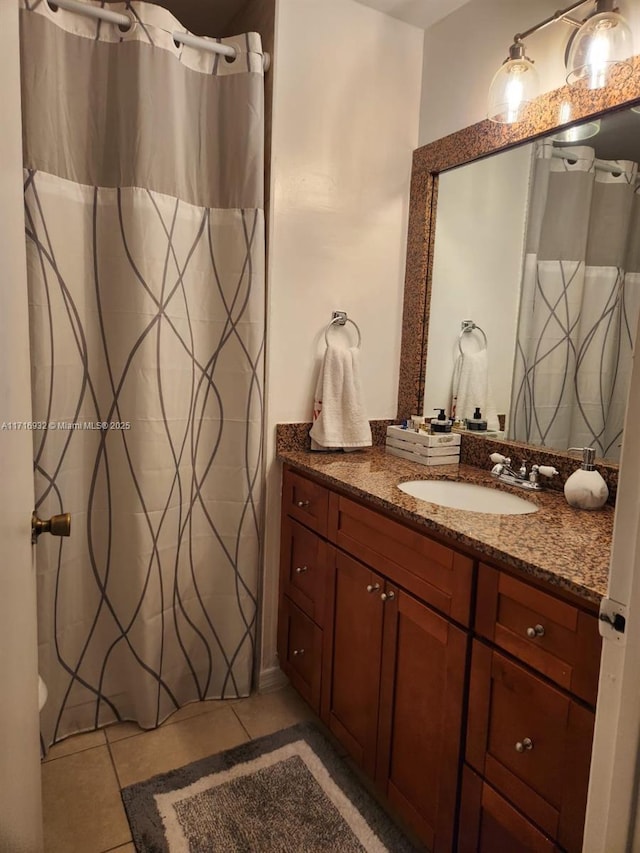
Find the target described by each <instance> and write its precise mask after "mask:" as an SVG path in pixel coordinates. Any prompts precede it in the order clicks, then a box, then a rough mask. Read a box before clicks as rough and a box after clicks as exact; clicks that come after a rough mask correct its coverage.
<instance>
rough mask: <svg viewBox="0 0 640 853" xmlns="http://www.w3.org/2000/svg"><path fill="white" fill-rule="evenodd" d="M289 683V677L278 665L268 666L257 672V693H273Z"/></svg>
mask: <svg viewBox="0 0 640 853" xmlns="http://www.w3.org/2000/svg"><path fill="white" fill-rule="evenodd" d="M288 683H289V679H288V678H287V676H286V675H285V674H284V672H283V671H282V670H281V669H280V667H279V666H270V667H269V668H268V669H262V670H260V672H259V674H258V693H273V691H274V690H280V688H281V687H284V686H285V685H286V684H288Z"/></svg>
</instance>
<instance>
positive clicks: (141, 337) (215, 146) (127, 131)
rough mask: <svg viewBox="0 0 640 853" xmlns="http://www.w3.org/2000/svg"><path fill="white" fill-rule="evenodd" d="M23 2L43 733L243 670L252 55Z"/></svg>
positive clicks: (249, 653) (248, 42)
mask: <svg viewBox="0 0 640 853" xmlns="http://www.w3.org/2000/svg"><path fill="white" fill-rule="evenodd" d="M113 8H115V9H117V10H118V11H125V10H126V11H127V12H128V13H130V14H132V15H133V16H134V17H135V18H136V20H137V21H138V22H139V23H138V24H137V25H136V26H134V27H132V29H131V30H130V31H129V32H127V33H123V32H121V31H120V30H119V28H118V27H117V26H114V25H110V24H104V23H102V24H100V23H99V22H97V21H95V20H92V19H89V18H87V17H82V16H80V15H75V14H72V13H69V12H64V11H63V10H61V9H59V10H58V11H56V12H54V11H52V10H51V9H50V8H49V6H48V5H47V4H46V3H45V2H36V0H29V2H26V0H25V2H24V3H23V8H22V10H21V28H22V29H21V39H22V66H23V72H22V73H23V99H24V140H25V142H24V159H25V205H26V227H27V246H28V266H29V269H28V273H29V291H30V292H29V301H30V312H31V317H30V322H31V347H32V373H33V417H34V421H35V427H36V429H35V430H34V453H35V478H36V501H37V503H36V507H37V511H38V514H39V515H40V517H48V516H50V515H52V514H54V513H60V512H70V513H71V515H72V535H71V538H70V539H65V540H62V539H53V538H52V537H50V536H42V537H41V538H40V541H39V543H38V546H37V572H38V595H39V605H38V606H39V632H40V636H39V645H40V671H41V674H42V676H43V678H44V679H45V681H46V683H47V686H48V688H49V700H48V702H47V704H46V706H45V709H44V711H43V714H42V728H43V743H44V745H45V746H46V745H49V744H51V743H53V742H55V741H56V740H59V739H60V738H62V737H64V736H65V735H68V734H70V733H72V732H76V731H82V730H88V729H93V728H96V727H99V726H102V725H105V724H107V723H109V722H112V721H114V720H122V719H129V720H135V721H137V722H138V723H139V724H140V725H141V726H143V727H152V726H155V725H157V724H158V723H159V722H161V721H162V720H163V719H164V718H165V717H167V716H168V715H169V714H171V713H172V712H173V711H174V710H175V709H176V708H178V707H180V706H182V705H184V704H186V703H188V702H191V701H194V700H200V699H204V698H213V697H237V696H245V695H247V694H248V693H249V691H250V687H251V675H252V667H253V660H254V637H255V625H256V604H257V601H256V595H257V588H258V567H259V546H260V517H261V500H262V457H261V439H262V412H263V357H264V302H265V293H264V222H263V210H262V206H263V202H262V195H263V121H264V118H263V72H262V53H261V45H260V38H259V36H257V35H255V34H249V35H243V36H240V37H237V38H232V39H227V40H225V41H226V42H227V43H229V44H232V45H233V46H234V47H235V48H236V50H237V57H236V59H235V61H233V62H232V63H230V62H227V61H226V60H225V59H224V58H223V57H220V56H216V55H214V54H210V53H204V52H202V51H198V50H195V49H192V48H186V47H176V45H175V44H174V41H173V38H172V37H171V33H172V32H173V31H174V30H176V29H181V27H180V25H179V23H178V22H177V21H176V20H175V19H174V18H173V17H172V16H171V15H170V14H169V13H168V12H166V11H165V10H163V9H161V8H160V7H157V6H153V5H150V4H146V3H138V2H134V3H127V4H124V3H123V4H115V5H114V7H113Z"/></svg>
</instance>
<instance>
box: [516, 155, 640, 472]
mask: <svg viewBox="0 0 640 853" xmlns="http://www.w3.org/2000/svg"><path fill="white" fill-rule="evenodd" d="M551 151H552V145H551V143H543V144H542V145H541V146H540V147H539V149H538V152H537V158H536V161H535V168H534V177H533V185H532V189H531V197H530V204H529V222H528V226H527V240H526V253H525V264H524V273H523V282H522V294H521V302H520V318H519V324H518V335H517V341H516V361H515V367H514V380H513V389H512V395H511V423H510V428H509V437H510V438H513V439H516V440H518V441H526V442H529V443H532V444H539V445H542V446H546V447H552V448H556V449H559V450H566V449H567V448H569V447H593V448H595V450H596V455H597V456H600V457H606V458H607V459H611V460H617V459H618V458H619V456H620V445H621V444H622V433H623V427H624V415H625V409H626V401H627V392H628V386H629V378H630V373H631V359H632V347H633V341H634V337H635V333H636V325H637V321H638V312H639V308H640V195H639V193H638V190H637V184H636V179H637V177H638V166H637V164H635V163H632V162H628V161H609V163H610V165H611V166H614V167H615V168H616V172H615V173H611V172H608V171H605V170H602V169H596V163H595V155H594V151H593V149H592V148H590V147H587V146H579V147H573V148H571V149H566V148H565V149H563V153H564V155H565V158H566V159H564V158H563V159H558V158H555V157H552V156H551Z"/></svg>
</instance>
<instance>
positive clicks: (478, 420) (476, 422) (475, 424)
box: [467, 406, 487, 432]
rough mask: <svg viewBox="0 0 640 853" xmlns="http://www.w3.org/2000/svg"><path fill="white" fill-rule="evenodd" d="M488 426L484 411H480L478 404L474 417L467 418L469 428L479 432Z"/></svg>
mask: <svg viewBox="0 0 640 853" xmlns="http://www.w3.org/2000/svg"><path fill="white" fill-rule="evenodd" d="M486 428H487V422H486V421H485V420H483V418H482V413H481V412H480V406H476V410H475V412H474V413H473V417H472V418H468V420H467V429H473V430H476V431H477V432H483V431H485V430H486Z"/></svg>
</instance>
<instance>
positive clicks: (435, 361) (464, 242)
mask: <svg viewBox="0 0 640 853" xmlns="http://www.w3.org/2000/svg"><path fill="white" fill-rule="evenodd" d="M531 155H532V151H531V145H524V146H521V147H520V148H515V149H513V150H512V151H506V152H504V153H502V154H498V155H497V156H495V157H487V158H485V159H484V160H478V161H476V162H475V163H469V164H467V165H465V166H461V167H460V168H458V169H451V170H450V171H448V172H444V173H443V174H442V175H440V181H439V185H438V209H437V214H436V246H435V254H434V258H433V291H432V296H431V312H430V315H429V338H428V341H429V348H428V352H427V373H426V382H425V396H424V400H425V404H424V413H425V415H427V416H428V417H431V416H432V415H433V409H434V408H436V407H438V408H441V407H442V406H446V407H447V411H449V403H450V400H451V379H452V375H453V366H454V361H455V358H456V357H457V356H458V353H459V350H458V336H459V334H460V323H461V320H464V319H469V320H474V321H475V322H476V323H477V324H478V326H480V327H481V328H482V330H483V331H484V332H485V334H486V336H487V341H488V346H487V352H488V361H489V379H490V383H491V388H492V392H493V400H494V403H495V405H496V411H497V412H498V413H499V414H503V413H508V411H509V400H510V397H511V379H512V372H513V357H514V352H515V336H516V328H517V325H518V304H519V297H520V281H521V279H522V264H523V254H524V232H525V225H526V219H527V208H528V199H529V182H530V172H531ZM462 345H463V349H465V351H469V352H473V351H474V350H477V349H478V348H479V347H480V346H482V337H481V336H480V335H479V334H478V333H477V332H474V333H473V334H470V335H468V336H465V339H464V341H463V342H462ZM483 414H484V413H483Z"/></svg>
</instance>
